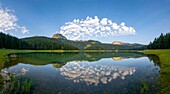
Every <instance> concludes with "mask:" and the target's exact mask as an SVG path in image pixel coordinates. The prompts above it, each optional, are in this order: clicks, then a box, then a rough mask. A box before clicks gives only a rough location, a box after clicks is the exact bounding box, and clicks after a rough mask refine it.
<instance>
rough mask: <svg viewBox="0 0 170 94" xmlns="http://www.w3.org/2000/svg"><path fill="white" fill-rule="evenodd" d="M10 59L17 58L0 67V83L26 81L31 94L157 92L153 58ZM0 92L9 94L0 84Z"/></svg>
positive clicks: (71, 56) (122, 54) (64, 55)
mask: <svg viewBox="0 0 170 94" xmlns="http://www.w3.org/2000/svg"><path fill="white" fill-rule="evenodd" d="M11 55H15V56H16V57H9V59H10V61H9V62H7V63H5V64H4V65H3V67H1V73H0V75H1V78H0V79H7V78H8V79H7V80H9V79H11V78H10V77H13V76H14V77H16V78H18V79H21V80H23V79H29V80H31V81H32V88H31V91H30V93H31V94H142V93H145V94H154V93H156V92H158V91H159V90H158V89H157V87H158V80H159V71H160V67H159V60H158V58H157V57H156V56H153V55H151V56H147V55H145V54H142V53H132V52H131V53H127V52H114V53H113V52H110V53H82V52H80V53H78V52H77V53H76V52H75V53H18V54H11ZM9 56H10V55H9ZM7 74H10V76H8V75H7ZM0 88H1V91H4V92H8V90H9V89H8V88H10V85H9V83H6V82H5V83H3V84H2V83H1V87H0ZM19 90H21V89H19ZM13 92H15V91H14V90H13Z"/></svg>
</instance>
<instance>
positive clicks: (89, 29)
mask: <svg viewBox="0 0 170 94" xmlns="http://www.w3.org/2000/svg"><path fill="white" fill-rule="evenodd" d="M135 32H136V31H135V29H134V28H133V27H128V26H126V24H125V22H122V23H120V25H118V24H117V23H115V22H112V21H111V20H109V19H107V18H102V19H99V18H98V17H97V16H95V17H94V18H92V17H89V16H88V17H87V18H86V19H85V20H83V19H81V20H80V19H74V20H73V21H72V22H66V23H65V25H63V26H62V27H61V28H60V33H61V34H63V35H64V36H66V37H67V38H68V39H71V40H77V39H93V38H103V37H112V36H119V35H129V34H135Z"/></svg>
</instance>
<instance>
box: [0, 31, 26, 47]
mask: <svg viewBox="0 0 170 94" xmlns="http://www.w3.org/2000/svg"><path fill="white" fill-rule="evenodd" d="M26 45H28V44H27V43H26V42H24V41H21V40H20V39H18V38H16V37H14V36H11V35H9V34H4V33H0V49H2V48H6V49H24V48H25V47H24V46H26Z"/></svg>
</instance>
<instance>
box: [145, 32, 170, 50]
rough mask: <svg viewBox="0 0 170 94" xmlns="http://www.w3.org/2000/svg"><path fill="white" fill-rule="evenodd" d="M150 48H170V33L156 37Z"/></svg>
mask: <svg viewBox="0 0 170 94" xmlns="http://www.w3.org/2000/svg"><path fill="white" fill-rule="evenodd" d="M147 48H148V49H170V33H166V34H163V33H161V35H160V36H159V37H158V38H155V39H154V41H153V42H150V43H149V45H148V47H147Z"/></svg>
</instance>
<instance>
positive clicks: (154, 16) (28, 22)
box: [0, 0, 170, 44]
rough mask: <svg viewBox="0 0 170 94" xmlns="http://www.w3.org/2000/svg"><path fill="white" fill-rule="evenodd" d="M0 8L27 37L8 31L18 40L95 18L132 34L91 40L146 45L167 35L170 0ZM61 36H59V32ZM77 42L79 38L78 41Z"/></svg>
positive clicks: (36, 1) (67, 1)
mask: <svg viewBox="0 0 170 94" xmlns="http://www.w3.org/2000/svg"><path fill="white" fill-rule="evenodd" d="M0 6H1V7H5V8H8V9H10V10H14V14H15V15H16V17H17V19H18V20H17V24H20V25H23V26H25V27H26V28H27V29H28V30H29V33H24V34H23V33H21V32H16V31H10V32H8V31H7V32H8V33H10V34H12V35H15V36H17V37H19V38H22V37H28V36H34V35H43V36H48V37H51V36H52V35H53V34H55V33H59V32H60V31H61V28H60V27H62V26H63V25H64V26H65V23H66V22H72V21H73V20H74V19H83V20H86V18H87V17H88V16H89V17H92V18H94V17H95V16H97V17H98V19H100V20H102V19H103V18H107V19H108V20H111V21H112V22H114V23H116V24H117V25H120V24H121V23H122V22H124V23H125V25H126V26H127V27H133V28H134V30H135V34H127V35H126V34H125V35H122V34H118V35H116V36H109V37H107V36H105V37H100V35H99V38H98V37H95V38H94V37H93V36H92V37H91V39H97V40H99V41H102V42H107V43H111V42H113V41H124V42H130V43H134V42H137V43H143V44H148V43H149V42H150V41H152V40H153V39H154V38H155V37H158V36H159V35H160V33H168V32H170V26H169V25H170V0H0ZM60 33H61V32H60ZM80 39H81V37H80Z"/></svg>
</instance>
